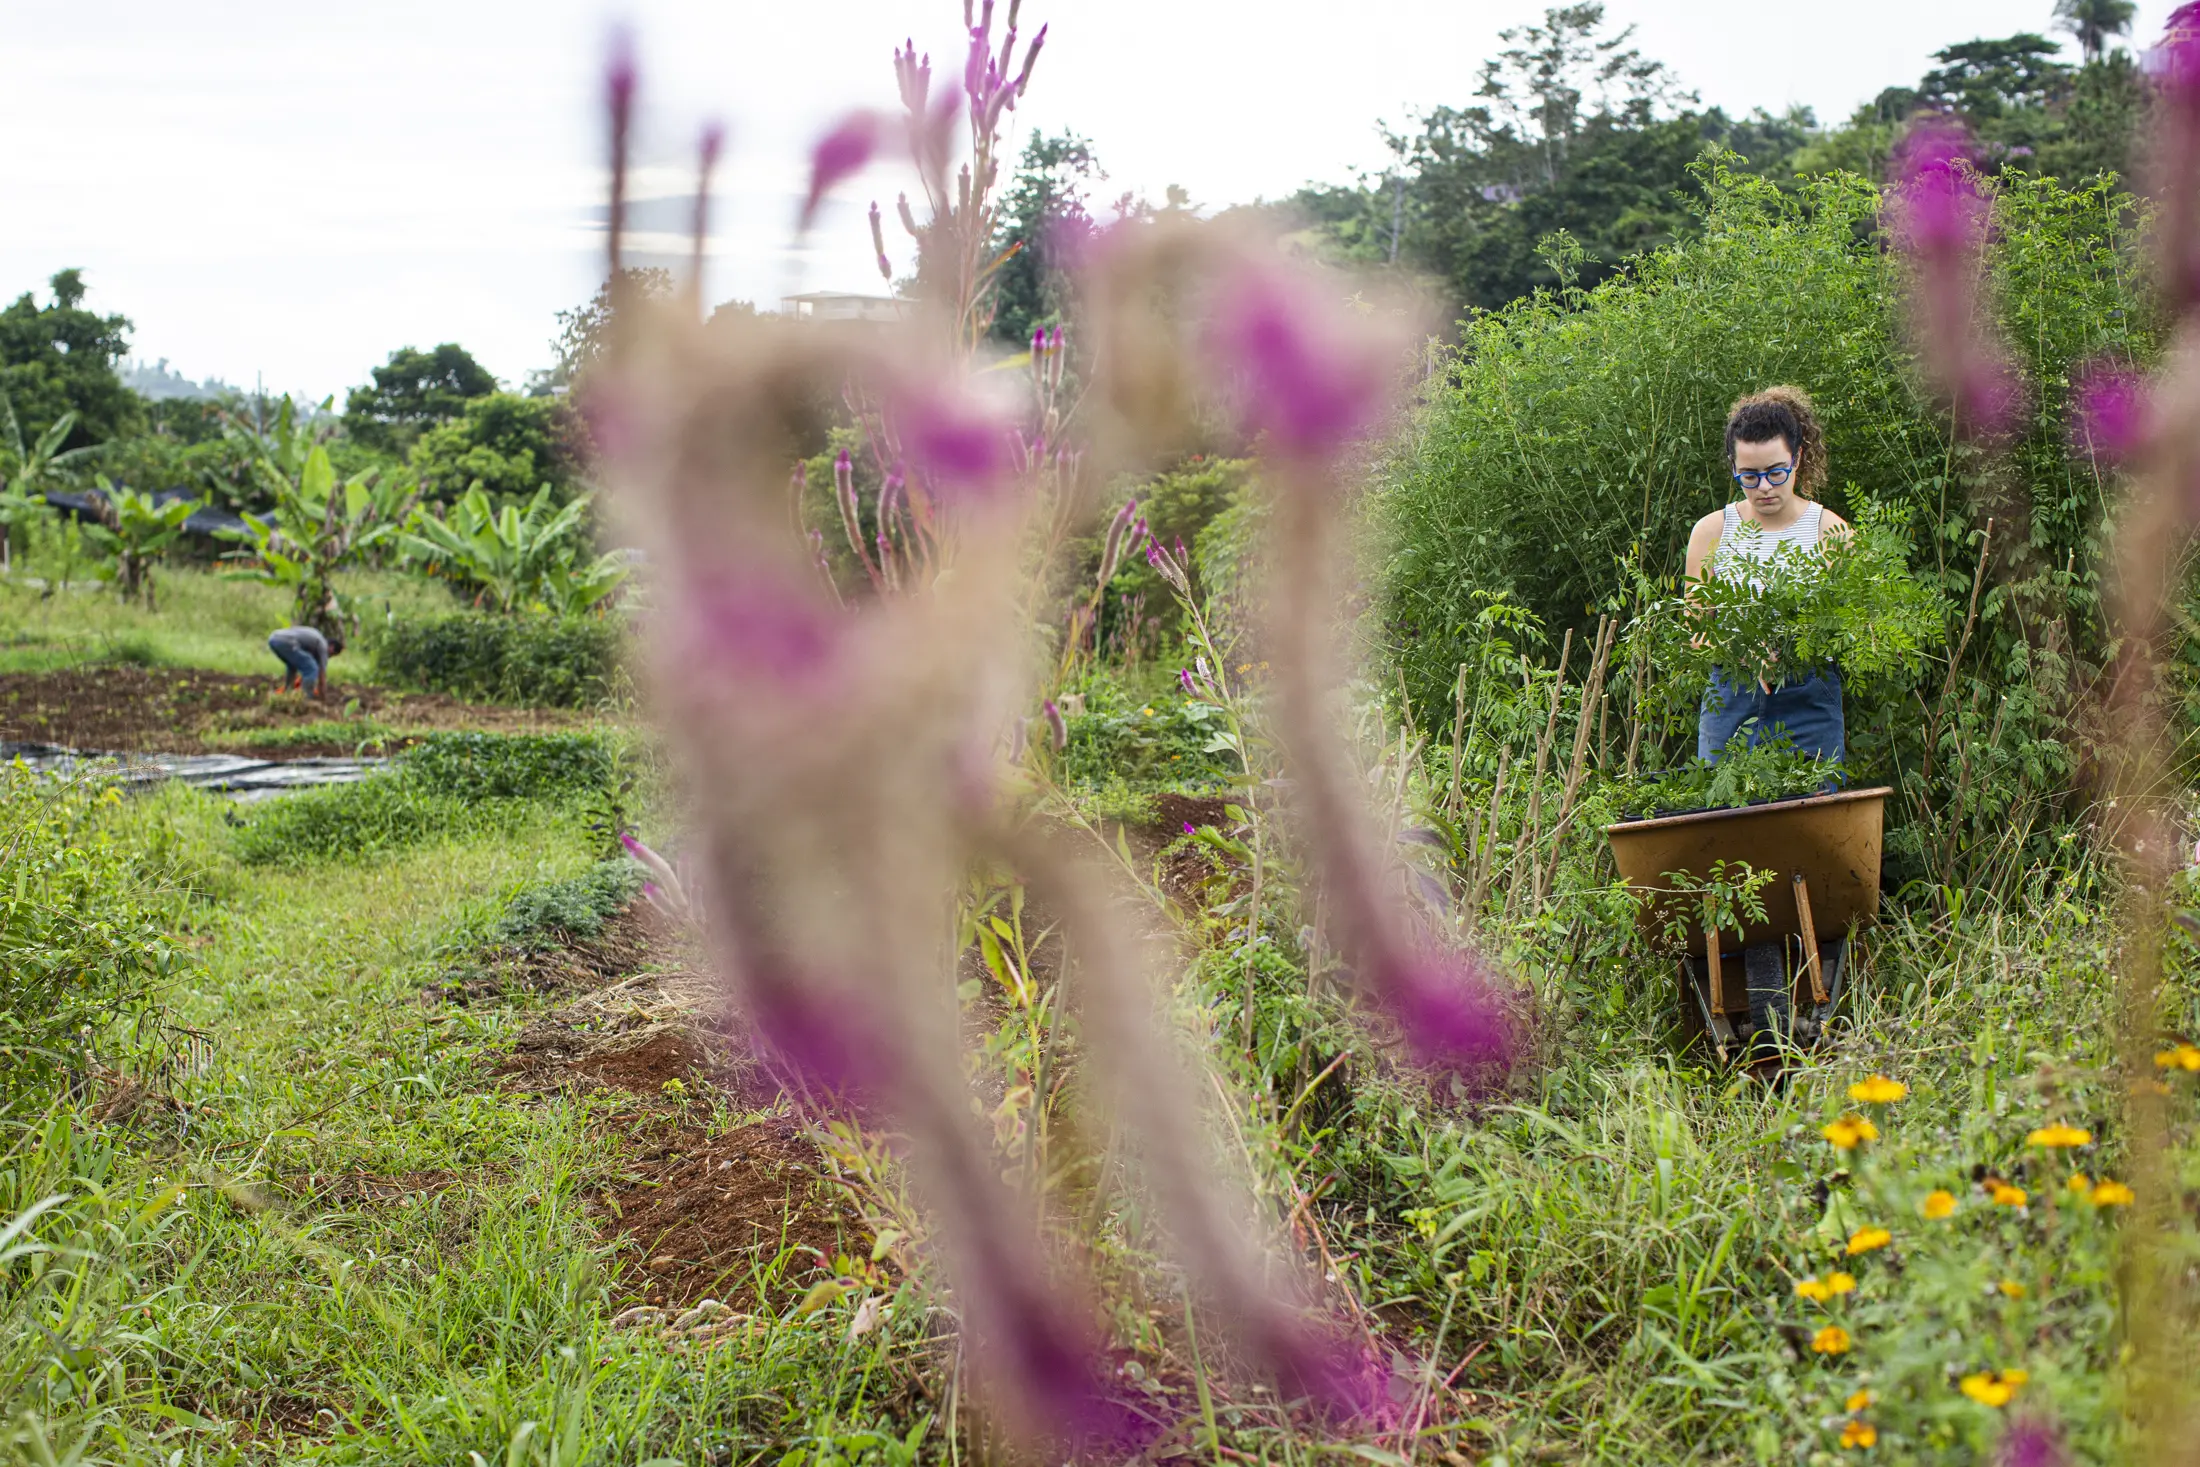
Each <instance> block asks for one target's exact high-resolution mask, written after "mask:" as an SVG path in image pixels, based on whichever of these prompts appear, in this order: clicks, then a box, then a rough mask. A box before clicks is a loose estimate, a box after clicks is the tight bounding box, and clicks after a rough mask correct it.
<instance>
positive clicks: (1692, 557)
mask: <svg viewBox="0 0 2200 1467" xmlns="http://www.w3.org/2000/svg"><path fill="white" fill-rule="evenodd" d="M1828 513H1831V511H1828ZM1725 525H1726V511H1724V510H1714V511H1712V512H1711V513H1710V514H1707V515H1705V516H1704V517H1703V518H1702V519H1700V520H1698V521H1696V527H1695V528H1694V529H1693V530H1690V531H1689V532H1688V561H1687V570H1686V576H1687V580H1688V583H1689V584H1690V585H1694V584H1695V583H1696V582H1697V581H1701V580H1704V579H1706V578H1707V577H1709V576H1710V574H1711V552H1712V551H1714V550H1716V549H1718V548H1719V531H1720V530H1722V529H1723V528H1725Z"/></svg>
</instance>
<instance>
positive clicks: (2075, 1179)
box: [2063, 1172, 2093, 1192]
mask: <svg viewBox="0 0 2200 1467" xmlns="http://www.w3.org/2000/svg"><path fill="white" fill-rule="evenodd" d="M2063 1185H2064V1186H2065V1187H2068V1188H2069V1189H2070V1190H2071V1191H2073V1192H2087V1191H2091V1190H2092V1187H2093V1179H2092V1178H2091V1177H2089V1176H2087V1175H2086V1174H2085V1173H2084V1172H2072V1173H2071V1174H2070V1180H2069V1181H2067V1182H2065V1183H2063Z"/></svg>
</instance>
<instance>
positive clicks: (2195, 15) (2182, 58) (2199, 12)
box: [2146, 3, 2200, 104]
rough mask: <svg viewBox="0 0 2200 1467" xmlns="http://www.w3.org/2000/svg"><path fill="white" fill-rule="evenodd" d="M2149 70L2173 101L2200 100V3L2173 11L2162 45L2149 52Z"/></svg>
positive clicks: (2165, 28) (2147, 61)
mask: <svg viewBox="0 0 2200 1467" xmlns="http://www.w3.org/2000/svg"><path fill="white" fill-rule="evenodd" d="M2146 71H2147V74H2148V75H2149V76H2151V77H2153V78H2154V81H2155V83H2156V85H2158V86H2160V87H2161V88H2162V90H2163V92H2164V93H2165V94H2167V95H2168V96H2169V97H2170V98H2172V99H2173V100H2176V101H2180V102H2184V103H2187V104H2190V103H2192V102H2194V101H2200V3H2188V4H2185V5H2180V6H2178V7H2177V8H2176V9H2175V10H2173V11H2171V12H2170V16H2169V24H2168V25H2166V26H2164V27H2163V29H2162V41H2161V44H2160V45H2158V46H2156V47H2155V48H2154V49H2153V50H2151V51H2149V52H2147V53H2146Z"/></svg>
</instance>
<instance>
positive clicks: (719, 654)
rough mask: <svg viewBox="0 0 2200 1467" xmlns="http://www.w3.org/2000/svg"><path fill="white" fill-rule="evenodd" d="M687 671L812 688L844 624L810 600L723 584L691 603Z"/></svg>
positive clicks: (830, 660)
mask: <svg viewBox="0 0 2200 1467" xmlns="http://www.w3.org/2000/svg"><path fill="white" fill-rule="evenodd" d="M683 625H684V627H685V629H686V632H687V641H688V646H687V648H686V649H685V653H686V658H687V665H689V666H694V667H703V668H715V669H718V670H721V671H724V672H727V673H730V674H732V675H733V676H734V677H736V678H768V679H771V680H772V681H775V682H778V683H780V684H783V685H790V686H802V685H807V686H813V687H814V685H815V684H816V683H817V681H818V680H819V679H820V678H822V677H824V676H825V675H826V674H828V673H829V672H831V671H832V670H833V668H834V666H835V665H836V663H837V661H838V656H839V653H840V651H841V648H842V631H843V623H842V619H841V618H840V617H839V616H837V615H835V614H834V613H833V612H831V611H829V610H828V609H826V608H824V607H821V606H819V605H818V604H817V603H816V602H814V601H812V600H811V599H810V598H809V597H808V596H805V595H803V594H801V593H799V592H796V591H794V590H791V589H789V588H785V587H779V586H770V585H767V584H760V583H757V582H754V581H743V582H733V581H723V582H720V583H718V584H715V585H710V586H705V587H702V588H700V589H698V590H697V591H696V592H695V593H694V594H693V595H691V596H690V597H689V598H688V602H687V607H686V614H685V616H684V618H683Z"/></svg>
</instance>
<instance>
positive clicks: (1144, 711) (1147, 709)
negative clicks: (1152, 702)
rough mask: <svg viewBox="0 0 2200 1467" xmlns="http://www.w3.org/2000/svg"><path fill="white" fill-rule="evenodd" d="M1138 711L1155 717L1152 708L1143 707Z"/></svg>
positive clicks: (1149, 716)
mask: <svg viewBox="0 0 2200 1467" xmlns="http://www.w3.org/2000/svg"><path fill="white" fill-rule="evenodd" d="M1138 711H1139V712H1140V713H1143V714H1145V715H1146V716H1147V717H1148V718H1151V717H1153V710H1152V709H1151V708H1141V709H1139V710H1138Z"/></svg>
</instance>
